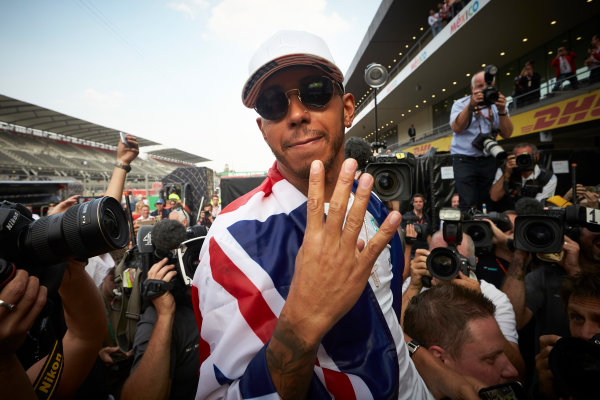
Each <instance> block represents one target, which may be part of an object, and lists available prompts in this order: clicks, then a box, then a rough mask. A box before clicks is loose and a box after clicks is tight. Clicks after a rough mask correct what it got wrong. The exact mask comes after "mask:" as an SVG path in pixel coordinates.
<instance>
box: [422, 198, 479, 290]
mask: <svg viewBox="0 0 600 400" xmlns="http://www.w3.org/2000/svg"><path fill="white" fill-rule="evenodd" d="M440 219H441V220H442V221H443V222H444V224H443V227H442V234H443V236H444V240H445V241H446V243H448V247H438V248H435V249H433V250H431V252H430V253H429V255H428V256H427V260H426V264H427V270H428V271H429V273H430V274H431V276H433V277H434V278H437V279H440V280H445V281H449V280H451V279H454V278H455V277H456V276H457V275H458V272H459V271H460V272H462V273H463V274H465V275H467V276H468V275H469V273H470V271H471V269H473V268H475V260H470V259H468V258H467V257H465V256H463V255H462V254H460V253H459V252H458V250H457V248H456V247H457V246H459V245H460V244H461V243H462V235H463V231H462V216H461V212H460V210H456V209H454V208H442V209H441V210H440ZM429 284H430V282H426V281H424V285H425V286H428V285H429Z"/></svg>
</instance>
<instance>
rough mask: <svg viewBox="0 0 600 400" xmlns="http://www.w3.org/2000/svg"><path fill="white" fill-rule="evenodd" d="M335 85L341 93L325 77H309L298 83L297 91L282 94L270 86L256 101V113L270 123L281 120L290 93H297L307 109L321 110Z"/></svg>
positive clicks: (277, 87) (334, 83)
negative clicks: (270, 121)
mask: <svg viewBox="0 0 600 400" xmlns="http://www.w3.org/2000/svg"><path fill="white" fill-rule="evenodd" d="M335 85H337V86H338V87H339V89H340V91H341V92H343V89H342V87H341V85H340V84H339V83H338V82H336V81H334V80H332V79H331V78H329V77H326V76H310V77H307V78H304V79H302V80H301V81H300V84H299V86H298V88H297V89H290V90H288V91H287V92H284V91H283V89H282V88H281V87H280V86H272V87H270V88H268V89H266V90H264V91H263V92H262V93H261V94H260V96H258V99H257V100H256V107H254V108H255V110H256V112H257V113H258V114H259V115H260V116H261V117H263V118H264V119H269V120H272V121H275V120H278V119H281V118H283V117H284V116H285V115H286V114H287V111H288V107H289V105H290V99H289V97H288V94H289V93H290V92H297V93H298V99H300V101H301V102H302V104H304V105H305V106H307V107H308V108H313V109H315V108H323V107H325V106H326V105H327V103H329V101H330V100H331V98H332V97H333V94H334V92H335Z"/></svg>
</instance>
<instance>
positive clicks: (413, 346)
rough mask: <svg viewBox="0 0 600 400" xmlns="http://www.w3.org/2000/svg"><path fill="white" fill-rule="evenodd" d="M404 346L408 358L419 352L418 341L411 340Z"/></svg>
mask: <svg viewBox="0 0 600 400" xmlns="http://www.w3.org/2000/svg"><path fill="white" fill-rule="evenodd" d="M406 346H408V354H409V355H410V358H412V356H413V354H415V353H416V351H417V350H419V347H421V343H419V341H418V340H415V339H413V340H411V341H410V342H408V343H406Z"/></svg>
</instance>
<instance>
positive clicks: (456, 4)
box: [447, 0, 463, 18]
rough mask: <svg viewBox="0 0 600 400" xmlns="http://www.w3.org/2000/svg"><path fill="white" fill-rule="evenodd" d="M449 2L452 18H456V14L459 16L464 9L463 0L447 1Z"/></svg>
mask: <svg viewBox="0 0 600 400" xmlns="http://www.w3.org/2000/svg"><path fill="white" fill-rule="evenodd" d="M447 1H448V6H449V7H450V15H451V16H452V18H454V17H456V14H458V13H459V12H460V10H462V9H463V2H462V0H447Z"/></svg>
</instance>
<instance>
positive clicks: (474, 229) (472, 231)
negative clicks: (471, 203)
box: [465, 225, 485, 242]
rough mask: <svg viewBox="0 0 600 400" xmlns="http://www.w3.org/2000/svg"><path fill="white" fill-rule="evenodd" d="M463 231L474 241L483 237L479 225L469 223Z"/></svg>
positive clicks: (483, 234)
mask: <svg viewBox="0 0 600 400" xmlns="http://www.w3.org/2000/svg"><path fill="white" fill-rule="evenodd" d="M465 233H466V234H467V235H469V236H471V239H473V241H474V242H479V241H480V240H483V239H484V238H485V231H484V230H483V228H482V227H481V226H479V225H471V226H469V227H468V228H467V229H465Z"/></svg>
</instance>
